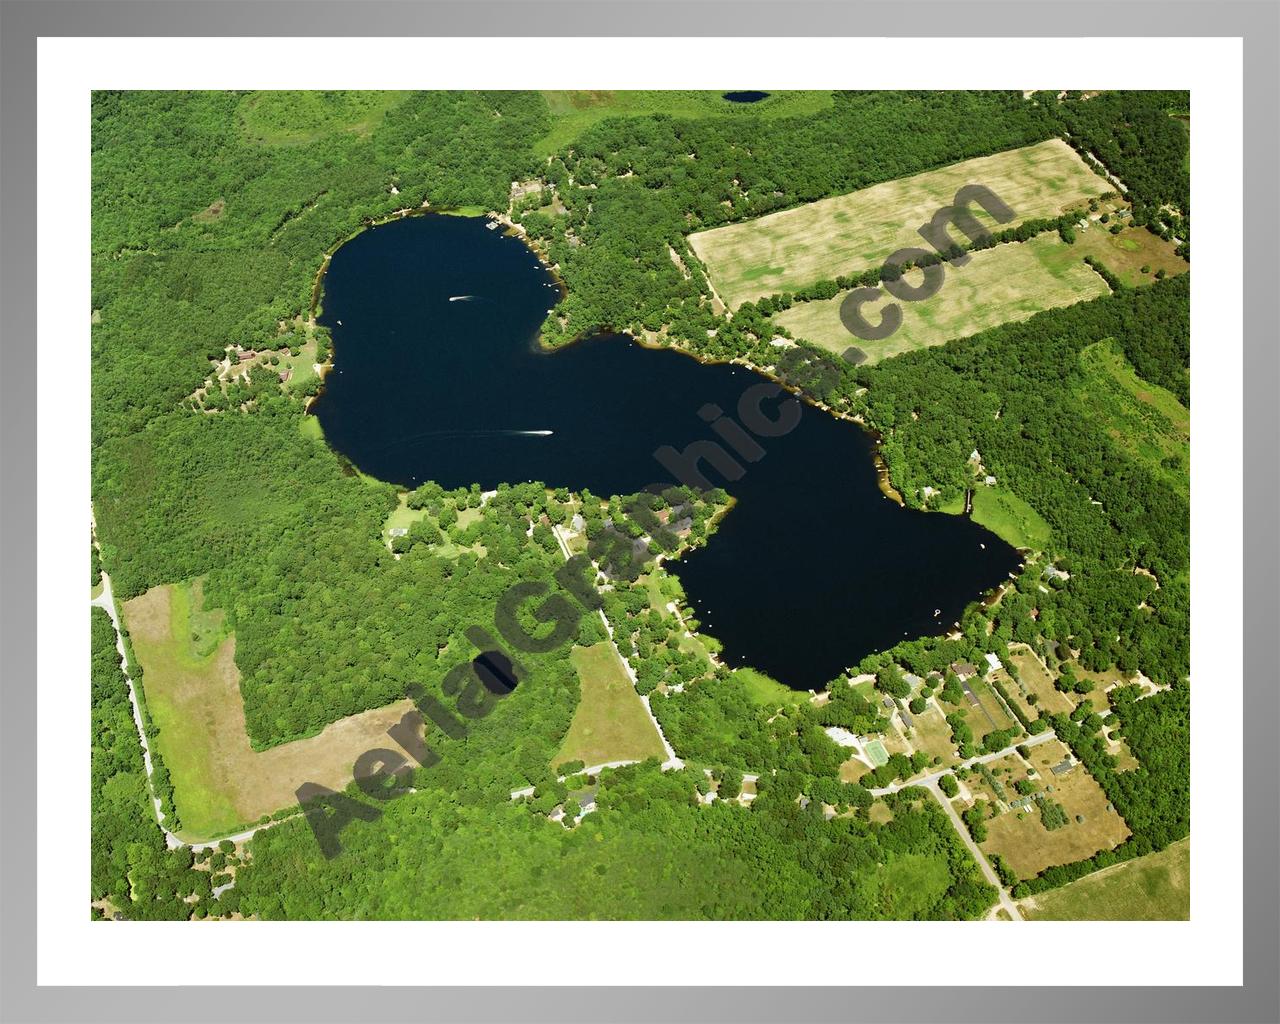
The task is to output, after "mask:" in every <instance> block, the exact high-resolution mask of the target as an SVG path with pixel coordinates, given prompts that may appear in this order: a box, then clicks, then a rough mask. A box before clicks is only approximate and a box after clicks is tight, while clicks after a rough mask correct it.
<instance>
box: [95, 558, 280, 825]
mask: <svg viewBox="0 0 1280 1024" xmlns="http://www.w3.org/2000/svg"><path fill="white" fill-rule="evenodd" d="M94 543H95V544H97V539H96V537H95V539H94ZM101 573H102V593H101V594H99V595H98V596H97V597H95V598H93V600H91V601H90V602H89V603H90V605H96V606H97V607H99V608H102V609H103V610H104V611H106V613H107V614H108V615H110V616H111V625H112V626H113V627H115V631H116V650H117V651H118V652H119V654H120V672H121V674H122V675H123V676H124V681H125V683H127V684H128V687H129V705H130V707H131V708H132V710H133V724H134V726H135V727H136V728H137V730H138V742H139V743H140V744H142V764H143V767H144V768H145V769H146V771H147V784H148V788H149V789H150V790H151V805H152V808H153V809H154V810H155V815H156V825H157V826H158V827H159V829H160V831H161V832H163V833H164V843H165V846H167V847H168V848H169V849H170V850H176V849H178V848H180V847H183V846H189V847H191V849H193V850H211V849H214V848H216V847H217V845H218V843H220V842H221V841H222V840H223V839H230V840H231V841H232V842H233V843H240V842H243V841H244V840H246V839H248V838H249V837H250V836H252V835H253V834H254V833H255V832H260V831H262V829H264V828H270V827H271V826H272V825H275V824H277V822H269V823H268V824H265V825H255V826H254V827H253V828H251V829H246V830H245V831H244V832H237V833H236V834H235V835H232V836H221V837H219V838H218V839H210V840H208V841H207V842H200V843H188V842H185V841H184V840H182V839H179V838H178V837H177V836H176V835H174V833H172V832H170V831H169V830H168V829H167V828H165V824H164V811H163V810H161V808H160V798H159V797H157V796H156V795H155V790H154V787H153V786H152V784H151V783H152V766H151V748H150V747H149V746H148V745H147V731H146V729H144V728H143V727H142V709H141V707H140V706H139V704H138V693H137V688H136V686H135V684H134V681H133V677H132V676H130V675H129V662H128V659H127V658H126V657H125V651H124V635H123V632H122V631H121V629H120V616H119V613H118V612H117V611H116V601H115V595H114V594H113V593H112V592H111V577H110V576H108V575H107V573H106V570H105V569H104V570H101Z"/></svg>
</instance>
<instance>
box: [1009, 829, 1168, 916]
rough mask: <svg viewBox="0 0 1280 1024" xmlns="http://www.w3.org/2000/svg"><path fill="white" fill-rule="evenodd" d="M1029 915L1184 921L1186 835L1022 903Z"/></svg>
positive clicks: (1025, 912)
mask: <svg viewBox="0 0 1280 1024" xmlns="http://www.w3.org/2000/svg"><path fill="white" fill-rule="evenodd" d="M1022 910H1023V913H1024V914H1026V916H1027V919H1028V920H1030V921H1189V920H1190V919H1191V840H1190V839H1181V840H1179V841H1178V842H1176V843H1174V844H1173V845H1172V846H1170V847H1169V848H1168V849H1165V850H1161V851H1160V852H1159V853H1150V854H1147V856H1145V857H1139V858H1137V859H1136V860H1130V861H1125V862H1124V863H1123V864H1117V865H1115V866H1114V867H1110V868H1106V869H1105V870H1103V871H1099V872H1097V873H1095V874H1092V875H1088V876H1086V877H1084V878H1081V879H1080V880H1078V881H1075V882H1072V883H1071V884H1070V885H1064V886H1063V887H1062V888H1061V889H1053V890H1051V891H1049V892H1047V893H1042V894H1041V895H1039V896H1036V897H1034V898H1033V899H1029V900H1025V901H1024V902H1023V903H1022Z"/></svg>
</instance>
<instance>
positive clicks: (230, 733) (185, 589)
mask: <svg viewBox="0 0 1280 1024" xmlns="http://www.w3.org/2000/svg"><path fill="white" fill-rule="evenodd" d="M124 619H125V625H126V626H127V628H128V630H129V636H130V639H131V641H132V643H133V651H134V655H135V656H136V658H137V660H138V663H139V664H140V665H141V666H142V670H143V672H142V688H143V694H144V695H145V699H146V703H147V708H148V710H149V711H150V713H151V717H152V719H153V721H154V723H155V726H156V729H157V733H156V737H155V746H156V749H157V750H158V751H159V753H160V756H161V757H162V758H163V759H164V763H165V765H166V767H167V768H168V770H169V774H170V776H171V777H172V780H173V786H174V804H175V806H176V809H177V812H178V817H179V819H180V820H181V823H182V830H181V832H180V835H181V836H182V838H184V839H187V840H196V839H206V838H210V837H213V836H217V835H220V834H225V833H227V832H231V831H234V830H236V829H237V828H239V827H240V826H242V825H247V824H252V823H253V822H256V821H257V820H258V819H259V818H261V817H262V816H263V815H265V814H271V813H273V812H275V811H277V810H280V809H281V808H283V807H287V806H289V805H290V804H294V803H296V802H297V796H296V791H297V789H298V787H299V786H301V785H302V784H303V783H304V782H316V783H319V784H320V785H322V786H326V787H328V788H329V789H335V790H341V789H343V788H345V787H346V785H347V784H348V783H349V782H350V781H351V777H352V768H353V766H354V764H355V760H356V758H357V757H359V756H360V755H361V754H362V753H364V752H365V751H366V750H371V749H373V748H375V747H385V746H389V745H392V744H390V743H389V742H388V740H387V737H386V730H387V729H388V728H389V727H390V726H391V725H393V724H395V723H396V722H398V721H399V720H400V716H401V715H403V714H404V713H405V712H406V711H408V710H409V709H410V708H411V706H412V705H411V704H410V703H409V701H408V700H403V701H399V702H397V703H396V704H392V705H389V706H387V707H385V708H378V709H375V710H372V711H365V712H362V713H361V714H358V715H352V716H350V717H349V718H344V719H342V720H341V721H338V722H334V723H333V724H332V725H330V726H328V727H327V728H326V729H325V730H324V731H323V732H321V733H320V734H319V735H317V736H312V737H310V738H308V739H304V740H297V741H295V742H293V743H286V744H283V745H281V746H278V747H272V748H271V749H270V750H265V751H262V752H258V751H255V750H254V749H253V748H252V747H251V746H250V745H249V737H248V735H247V734H246V733H245V726H244V703H243V701H242V700H241V697H240V671H239V669H237V668H236V663H235V635H234V634H233V633H227V632H226V631H225V630H223V629H222V626H221V613H220V612H213V613H210V612H206V611H205V610H204V609H203V607H202V594H201V591H200V586H199V581H198V580H197V581H195V582H194V583H192V584H178V585H176V586H170V585H166V586H160V587H153V588H152V589H151V590H149V591H147V593H145V594H143V595H142V596H141V597H135V598H134V599H133V600H132V601H128V602H126V603H125V605H124Z"/></svg>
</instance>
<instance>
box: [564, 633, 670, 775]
mask: <svg viewBox="0 0 1280 1024" xmlns="http://www.w3.org/2000/svg"><path fill="white" fill-rule="evenodd" d="M569 660H570V661H572V662H573V667H574V668H575V669H576V670H577V672H578V680H579V682H580V683H581V684H582V698H581V700H580V701H579V702H578V709H577V711H575V712H574V715H573V721H572V722H571V723H570V724H569V731H568V732H567V733H566V734H565V737H564V742H563V743H562V744H561V745H560V750H559V751H558V752H557V754H556V756H555V757H554V758H553V759H552V763H553V764H563V763H564V762H565V761H574V760H581V761H582V762H583V763H584V764H589V765H590V764H601V763H603V762H605V761H623V760H628V759H631V758H634V759H635V760H638V761H642V760H644V759H645V758H646V757H658V758H661V757H663V756H664V751H663V749H662V740H661V739H660V738H659V736H658V730H657V729H655V728H654V725H653V722H652V721H650V719H649V716H648V714H646V713H645V710H644V704H643V703H641V701H640V697H639V696H638V695H637V694H636V691H635V688H634V687H633V686H632V685H631V680H630V679H628V678H627V674H626V672H624V671H623V669H622V664H621V662H620V661H619V660H618V655H617V652H616V651H614V649H613V645H612V644H610V643H608V642H602V643H598V644H595V645H594V646H592V647H575V648H574V649H573V650H572V651H571V652H570V653H569Z"/></svg>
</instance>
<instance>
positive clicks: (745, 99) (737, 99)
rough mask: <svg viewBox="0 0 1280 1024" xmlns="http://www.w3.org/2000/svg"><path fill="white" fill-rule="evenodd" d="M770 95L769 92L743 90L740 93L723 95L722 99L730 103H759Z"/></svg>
mask: <svg viewBox="0 0 1280 1024" xmlns="http://www.w3.org/2000/svg"><path fill="white" fill-rule="evenodd" d="M768 95H769V94H768V93H767V92H760V91H759V90H757V89H743V90H739V91H738V92H726V93H722V94H721V98H722V99H726V100H728V101H729V102H730V103H759V102H760V101H761V100H762V99H764V98H765V97H766V96H768Z"/></svg>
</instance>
